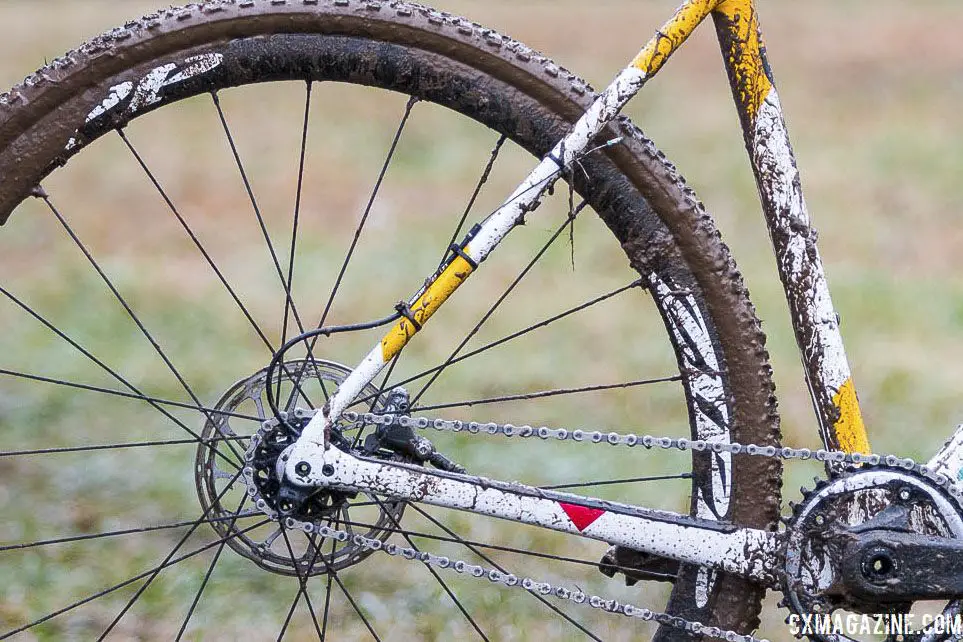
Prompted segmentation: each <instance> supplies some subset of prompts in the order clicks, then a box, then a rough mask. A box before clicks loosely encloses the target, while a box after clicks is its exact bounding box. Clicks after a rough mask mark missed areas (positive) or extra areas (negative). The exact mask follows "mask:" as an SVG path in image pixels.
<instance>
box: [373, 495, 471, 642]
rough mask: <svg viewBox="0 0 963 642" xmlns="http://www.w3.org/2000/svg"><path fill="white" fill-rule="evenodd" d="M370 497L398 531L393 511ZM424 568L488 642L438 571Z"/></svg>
mask: <svg viewBox="0 0 963 642" xmlns="http://www.w3.org/2000/svg"><path fill="white" fill-rule="evenodd" d="M371 497H374V499H375V501H377V502H378V506H380V507H381V512H382V513H384V514H385V515H387V516H388V518H389V519H390V520H391V523H392V524H394V526H395V528H396V529H398V531H399V532H400V530H401V524H399V523H398V519H397V518H396V517H395V516H394V513H392V512H391V511H390V510H388V508H387V507H386V506H385V505H384V503H383V502H382V501H381V500H379V499H378V498H377V497H375V496H374V495H371ZM402 537H404V538H405V541H406V542H408V545H409V546H411V548H413V549H415V550H416V551H420V550H421V549H419V548H418V546H417V545H416V544H415V543H414V541H413V540H412V539H411V536H410V535H408V534H407V533H402ZM425 568H426V569H427V570H428V572H429V573H431V576H432V577H434V578H435V580H436V581H437V582H438V584H439V585H440V586H441V588H442V589H443V590H444V591H445V593H447V594H448V597H450V598H451V600H452V602H454V603H455V606H456V607H458V610H459V611H461V613H462V615H464V616H465V619H467V620H468V623H469V624H471V625H472V628H474V629H475V631H476V632H477V633H478V635H479V636H481V638H482V639H483V640H485V642H489V640H488V636H487V635H485V632H484V631H482V630H481V627H480V626H478V623H477V622H475V618H473V617H472V616H471V614H470V613H469V612H468V610H467V609H466V608H465V607H464V605H463V604H462V603H461V601H460V600H459V599H458V597H457V596H456V595H455V592H454V591H452V590H451V588H450V587H449V586H448V584H447V583H446V582H445V580H443V579H442V578H441V576H440V575H439V574H438V571H436V570H435V569H434V568H432V567H431V566H429V565H427V564H426V565H425Z"/></svg>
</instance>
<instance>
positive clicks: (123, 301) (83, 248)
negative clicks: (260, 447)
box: [41, 194, 242, 460]
mask: <svg viewBox="0 0 963 642" xmlns="http://www.w3.org/2000/svg"><path fill="white" fill-rule="evenodd" d="M41 198H42V199H43V201H44V203H46V204H47V207H48V208H49V209H50V211H51V212H52V213H53V215H54V216H55V217H56V218H57V220H58V221H60V224H61V225H62V226H63V228H64V230H65V231H66V232H67V235H68V236H70V238H71V239H72V240H73V242H74V244H75V245H76V246H77V247H78V248H79V249H80V251H81V252H82V253H83V254H84V256H85V257H86V258H87V262H88V263H90V265H91V266H92V267H93V268H94V270H95V271H96V272H97V274H98V275H100V278H101V280H102V281H103V282H104V284H105V285H106V286H107V288H108V289H109V290H110V291H111V293H113V295H114V298H115V299H117V301H118V303H120V305H121V306H122V307H123V308H124V310H125V311H126V312H127V315H128V316H129V317H130V319H131V321H133V322H134V325H136V326H137V327H138V329H140V331H141V334H143V335H144V338H146V339H147V341H148V342H149V343H150V344H151V346H153V348H154V351H155V352H156V353H157V355H158V356H159V357H160V358H161V360H162V361H163V362H164V364H165V365H166V366H167V368H168V370H170V371H171V373H172V374H173V375H174V377H175V378H176V379H177V381H178V382H180V384H181V386H182V387H183V388H184V391H185V392H186V393H187V395H188V396H189V397H190V398H191V401H193V402H194V404H195V405H196V406H197V408H198V409H201V408H203V404H201V400H200V398H199V397H198V396H197V395H196V394H195V393H194V390H193V389H192V388H191V387H190V385H188V383H187V381H186V380H185V379H184V377H183V376H182V375H181V373H180V372H179V371H178V370H177V368H176V367H174V364H173V362H171V360H170V358H168V356H167V354H166V353H165V352H164V350H163V348H161V347H160V344H159V343H157V341H156V340H155V339H154V337H153V335H152V334H151V333H150V332H149V331H148V330H147V327H146V326H145V325H144V324H143V322H142V321H141V320H140V318H139V317H138V316H137V314H136V313H135V312H134V310H133V308H131V307H130V305H129V304H128V303H127V301H126V299H124V297H123V296H122V295H121V293H120V291H119V290H118V289H117V288H116V286H114V283H113V282H112V281H111V280H110V278H109V277H108V276H107V274H106V273H105V272H104V271H103V269H102V268H101V267H100V264H99V263H97V261H96V259H94V257H93V255H92V254H91V253H90V251H89V250H88V249H87V246H85V245H84V244H83V242H82V241H81V240H80V238H79V237H78V236H77V234H76V233H75V232H74V230H73V228H72V227H70V224H68V223H67V220H66V219H65V218H64V217H63V215H62V214H61V213H60V211H59V210H58V209H57V208H56V207H55V206H54V204H53V201H51V200H50V196H48V195H47V194H44V195H43V196H42V197H41ZM202 412H203V410H202ZM208 419H209V420H210V421H212V422H213V421H214V418H213V417H211V416H208ZM227 447H228V448H229V449H230V450H231V451H232V452H233V453H234V455H235V456H236V457H237V458H238V459H239V460H241V459H242V458H241V456H240V455H239V454H238V452H237V451H236V450H235V449H234V446H233V444H231V443H230V442H228V444H227Z"/></svg>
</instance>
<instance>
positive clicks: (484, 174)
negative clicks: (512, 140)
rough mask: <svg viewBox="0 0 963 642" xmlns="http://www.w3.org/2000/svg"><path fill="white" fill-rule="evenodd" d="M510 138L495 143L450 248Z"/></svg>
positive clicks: (442, 257) (502, 136)
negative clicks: (503, 146)
mask: <svg viewBox="0 0 963 642" xmlns="http://www.w3.org/2000/svg"><path fill="white" fill-rule="evenodd" d="M507 139H508V136H506V135H505V134H502V135H501V136H499V137H498V141H497V142H496V143H495V147H494V148H493V149H492V151H491V155H490V156H489V158H488V162H487V163H486V164H485V169H484V171H483V172H482V175H481V178H479V179H478V183H477V184H476V185H475V191H474V192H472V194H471V198H469V199H468V205H467V206H465V211H464V212H462V215H461V218H460V219H459V220H458V225H456V226H455V231H454V232H453V233H452V235H451V240H450V241H449V242H448V247H449V248H450V247H451V246H452V244H454V243H455V242H457V241H458V235H459V234H460V233H461V230H462V227H464V225H465V221H467V220H468V215H469V214H470V213H471V210H472V208H473V207H474V206H475V200H476V199H477V198H478V194H479V193H480V192H481V189H482V187H483V186H484V185H485V183H487V182H488V177H489V176H490V175H491V173H492V167H494V166H495V161H496V160H498V153H499V152H500V151H501V150H502V145H504V144H505V141H506V140H507ZM448 251H449V250H448V248H446V249H445V251H444V253H443V254H442V255H441V261H440V262H439V263H438V269H441V267H442V266H443V265H444V264H445V259H446V258H448Z"/></svg>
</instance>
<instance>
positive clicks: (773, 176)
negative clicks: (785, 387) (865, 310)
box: [749, 87, 869, 452]
mask: <svg viewBox="0 0 963 642" xmlns="http://www.w3.org/2000/svg"><path fill="white" fill-rule="evenodd" d="M749 152H750V155H751V159H752V165H753V171H754V172H755V174H756V181H757V184H758V186H759V192H760V195H761V197H762V202H763V209H764V211H765V213H766V219H767V223H768V226H769V231H770V235H771V237H772V242H773V247H774V250H775V252H776V263H777V267H778V268H779V275H780V278H781V279H782V282H783V287H784V288H785V291H786V296H787V299H788V301H789V305H790V309H791V311H792V314H793V318H794V321H795V323H794V325H795V328H796V332H797V341H798V343H799V347H800V350H801V351H802V354H803V362H804V363H805V364H806V366H807V378H808V380H809V384H810V389H811V391H812V394H813V398H814V403H815V406H816V408H817V410H818V414H819V419H820V428H821V431H822V436H823V442H824V444H825V445H826V447H827V448H832V449H836V448H844V449H849V448H853V449H854V450H853V451H852V452H857V451H858V452H869V438H868V436H867V434H866V430H865V427H864V426H863V422H862V417H861V413H860V410H859V402H858V401H857V399H856V390H855V387H854V386H853V382H852V374H851V372H850V368H849V361H848V360H847V358H846V351H845V348H844V347H843V338H842V334H841V332H840V328H839V318H838V316H837V314H836V310H835V308H834V307H833V303H832V298H831V296H830V293H829V284H828V282H827V281H826V275H825V273H824V272H823V266H822V261H821V260H820V257H819V251H818V249H817V248H816V235H815V232H814V231H813V230H812V228H811V224H810V218H809V212H808V209H807V207H806V202H805V199H804V197H803V193H802V184H801V181H800V177H799V170H798V168H797V166H796V161H795V158H794V157H793V153H792V146H791V144H790V142H789V133H788V131H787V130H786V123H785V120H784V119H783V115H782V106H781V105H780V102H779V95H778V93H777V92H776V88H775V87H772V88H770V90H769V95H768V96H767V97H766V99H765V100H764V101H763V103H762V105H761V106H760V107H759V111H758V114H757V117H756V122H755V128H754V130H753V133H752V138H751V139H750V141H749ZM837 430H841V432H837Z"/></svg>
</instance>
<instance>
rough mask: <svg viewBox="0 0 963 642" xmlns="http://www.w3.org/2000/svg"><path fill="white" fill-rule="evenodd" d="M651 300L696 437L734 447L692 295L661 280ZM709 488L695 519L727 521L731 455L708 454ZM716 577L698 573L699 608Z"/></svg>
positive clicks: (654, 281) (711, 350)
mask: <svg viewBox="0 0 963 642" xmlns="http://www.w3.org/2000/svg"><path fill="white" fill-rule="evenodd" d="M649 280H650V283H651V291H652V293H653V296H655V297H657V298H658V299H659V301H660V302H661V304H662V309H663V310H665V314H666V319H667V320H668V323H669V329H670V331H671V332H672V335H673V337H674V338H675V343H676V345H677V346H679V351H680V353H681V363H680V364H679V365H680V366H681V370H682V371H683V372H684V373H685V374H684V376H685V378H686V384H687V387H688V390H689V392H690V394H691V396H692V399H691V404H690V405H691V410H690V412H691V413H692V417H693V419H694V424H695V430H696V434H697V436H698V438H699V439H704V440H706V441H708V442H710V443H725V444H728V443H730V442H731V438H730V433H729V423H730V418H729V405H728V397H727V395H726V388H725V384H724V382H723V380H722V374H721V372H720V369H719V358H718V357H717V356H716V352H715V346H713V344H712V338H711V337H710V336H709V331H708V328H707V327H706V323H705V319H704V318H703V317H702V312H701V311H700V310H699V304H698V301H697V300H696V298H695V296H693V295H692V294H691V293H684V292H682V291H680V290H679V288H677V287H674V286H671V285H669V284H668V283H666V282H665V281H663V280H661V279H660V278H659V277H658V275H656V274H654V273H653V274H652V275H650V277H649ZM708 456H709V457H711V460H710V461H711V464H710V480H711V481H710V483H709V484H708V485H707V486H699V487H698V488H697V490H696V493H697V495H696V502H695V508H696V516H697V517H699V518H701V519H711V520H718V519H723V518H725V517H726V515H727V514H728V512H729V503H730V497H731V492H732V455H731V454H730V453H728V452H723V453H710V454H709V455H708ZM715 580H716V572H715V571H713V570H712V569H709V568H705V567H703V568H700V569H699V571H698V573H697V575H696V582H695V602H696V606H697V607H698V608H703V607H704V606H706V605H707V604H708V603H709V596H710V595H711V593H712V589H713V587H714V586H715Z"/></svg>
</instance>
